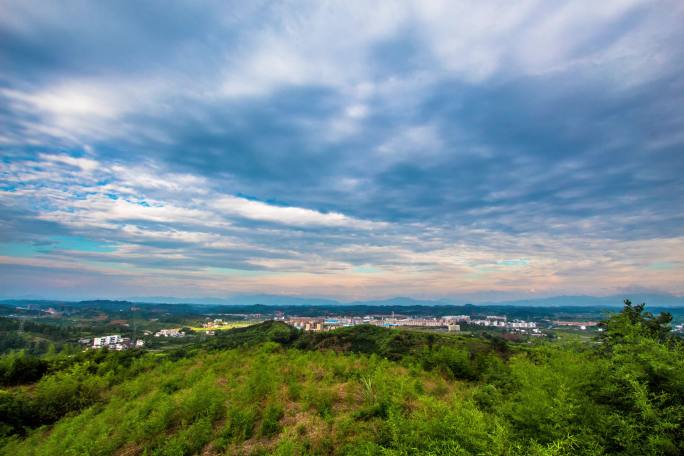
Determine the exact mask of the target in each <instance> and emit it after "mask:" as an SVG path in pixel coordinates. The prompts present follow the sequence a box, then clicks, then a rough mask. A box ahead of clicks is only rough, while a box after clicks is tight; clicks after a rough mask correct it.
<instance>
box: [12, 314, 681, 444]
mask: <svg viewBox="0 0 684 456" xmlns="http://www.w3.org/2000/svg"><path fill="white" fill-rule="evenodd" d="M670 323H671V316H670V315H669V314H667V313H660V314H658V315H654V314H652V313H650V312H649V311H648V310H647V309H646V308H645V306H644V305H643V304H639V305H633V304H632V303H631V302H629V301H626V302H625V306H624V308H623V309H622V310H621V311H620V312H617V313H615V314H612V315H611V316H609V317H608V318H606V319H605V320H604V321H603V322H602V323H601V326H602V331H601V332H600V333H597V334H598V335H597V336H596V338H594V339H592V340H590V341H584V340H574V339H567V340H566V339H563V340H553V341H549V340H534V341H520V342H514V341H509V340H505V339H503V338H502V337H500V336H497V335H477V336H466V335H452V334H436V333H430V332H421V331H410V330H397V329H387V328H380V327H373V326H369V325H360V326H356V327H350V328H342V329H338V330H335V331H331V332H326V333H310V332H301V331H298V330H296V329H294V328H292V327H290V326H288V325H286V324H284V323H282V322H277V321H266V322H264V323H261V324H258V325H254V326H249V327H245V328H238V329H233V330H228V331H224V332H222V333H221V334H217V336H216V337H214V338H211V339H206V340H202V341H198V342H197V343H195V344H193V345H190V346H183V347H180V348H175V349H172V350H167V351H163V352H155V351H146V350H128V351H124V352H109V351H107V350H99V351H93V350H87V351H80V350H78V351H74V350H73V349H67V347H64V349H59V350H58V349H51V350H48V351H34V352H32V351H31V350H30V347H28V348H27V347H22V346H18V347H16V348H15V349H12V347H8V348H7V350H6V353H5V354H4V355H2V357H1V358H0V383H1V386H0V454H7V455H153V454H154V455H193V454H202V455H223V454H229V455H231V454H236V455H269V454H275V455H303V454H312V455H337V454H339V455H374V454H378V455H411V454H426V455H600V454H621V455H651V454H653V455H661V454H664V455H677V454H683V453H684V431H683V429H682V423H684V344H683V343H682V339H681V338H679V337H678V336H676V335H674V334H673V333H672V332H671V325H670ZM2 324H3V325H4V326H3V328H4V330H5V333H3V334H4V335H3V337H5V336H6V335H8V334H11V333H12V326H11V325H12V323H11V322H8V321H3V322H2ZM44 330H45V331H52V330H48V329H44ZM54 331H58V330H54ZM59 331H66V330H59Z"/></svg>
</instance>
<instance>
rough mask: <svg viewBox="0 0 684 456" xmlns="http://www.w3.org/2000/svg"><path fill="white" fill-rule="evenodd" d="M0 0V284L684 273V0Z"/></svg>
mask: <svg viewBox="0 0 684 456" xmlns="http://www.w3.org/2000/svg"><path fill="white" fill-rule="evenodd" d="M0 9H1V10H2V12H3V13H2V15H0V154H1V159H0V214H1V215H2V217H1V218H0V297H10V296H24V295H30V294H32V295H41V296H49V297H59V298H84V297H111V298H115V297H125V296H145V295H150V296H152V295H176V296H179V297H197V296H215V297H219V296H227V295H231V294H235V293H276V294H281V293H282V294H299V295H307V296H327V297H335V298H339V299H363V298H382V297H388V296H395V295H405V296H413V297H420V298H445V299H454V300H472V301H477V300H488V299H499V298H501V299H503V298H521V297H528V296H549V295H558V294H594V295H607V294H613V293H621V292H623V291H628V290H644V289H648V290H657V291H661V292H667V293H673V294H684V284H683V281H682V278H683V277H684V133H683V132H684V44H682V43H684V27H682V25H681V24H682V23H684V4H682V2H680V1H675V0H671V1H639V0H624V1H617V0H606V1H603V2H598V3H597V2H589V1H572V2H565V1H557V2H548V1H532V0H523V1H520V2H506V1H487V2H482V1H473V2H465V1H461V2H459V1H416V2H411V1H406V2H380V3H379V4H378V5H377V6H374V7H373V8H372V9H371V8H368V3H367V2H360V1H359V2H355V1H342V2H318V1H312V2H308V1H297V2H265V1H263V2H260V1H255V2H233V3H230V2H218V1H217V2H187V3H178V2H165V4H164V6H163V7H160V5H159V4H158V3H156V2H108V3H106V4H105V3H101V2H97V3H93V2H78V1H66V2H59V3H51V2H47V3H46V2H34V1H28V0H22V1H4V0H3V1H1V2H0Z"/></svg>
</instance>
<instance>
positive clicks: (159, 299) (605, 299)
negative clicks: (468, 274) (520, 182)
mask: <svg viewBox="0 0 684 456" xmlns="http://www.w3.org/2000/svg"><path fill="white" fill-rule="evenodd" d="M625 298H628V299H630V300H631V301H632V302H633V303H635V304H638V303H641V302H645V303H646V304H648V305H649V307H684V296H674V295H669V294H658V293H643V292H642V293H639V292H635V293H624V294H620V295H612V296H582V295H578V296H553V297H547V298H529V299H518V300H510V301H505V300H504V301H487V302H478V301H474V302H469V301H464V300H462V299H458V298H456V297H454V298H452V299H443V300H427V299H414V298H409V297H394V298H387V299H371V300H359V301H354V302H340V301H336V300H334V299H327V298H312V297H302V296H291V295H272V294H244V295H234V296H230V297H226V298H175V297H170V296H138V297H130V298H126V299H125V300H126V301H129V302H136V303H151V304H200V305H213V306H224V305H228V306H230V305H232V306H252V305H265V306H402V307H408V306H444V305H456V306H462V305H466V304H474V305H477V306H497V307H504V306H514V307H620V306H622V302H623V300H624V299H625ZM0 302H3V303H5V304H10V305H20V304H21V305H26V304H29V303H36V304H38V303H42V304H48V303H55V304H57V303H66V301H52V300H21V299H18V300H11V299H5V300H0ZM86 302H87V301H86ZM112 302H116V301H112Z"/></svg>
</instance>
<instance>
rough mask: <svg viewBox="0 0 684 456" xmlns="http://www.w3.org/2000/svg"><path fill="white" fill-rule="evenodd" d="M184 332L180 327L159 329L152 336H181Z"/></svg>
mask: <svg viewBox="0 0 684 456" xmlns="http://www.w3.org/2000/svg"><path fill="white" fill-rule="evenodd" d="M183 336H185V333H184V332H183V331H181V329H180V328H170V329H160V330H159V331H157V332H156V333H154V337H183Z"/></svg>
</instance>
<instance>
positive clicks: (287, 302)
mask: <svg viewBox="0 0 684 456" xmlns="http://www.w3.org/2000/svg"><path fill="white" fill-rule="evenodd" d="M127 300H128V301H132V302H147V303H155V304H208V305H228V306H248V305H255V304H263V305H267V306H335V305H339V304H340V303H339V301H335V300H334V299H325V298H305V297H300V296H289V295H270V294H250V295H235V296H231V297H228V298H174V297H166V296H146V297H131V298H127Z"/></svg>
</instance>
